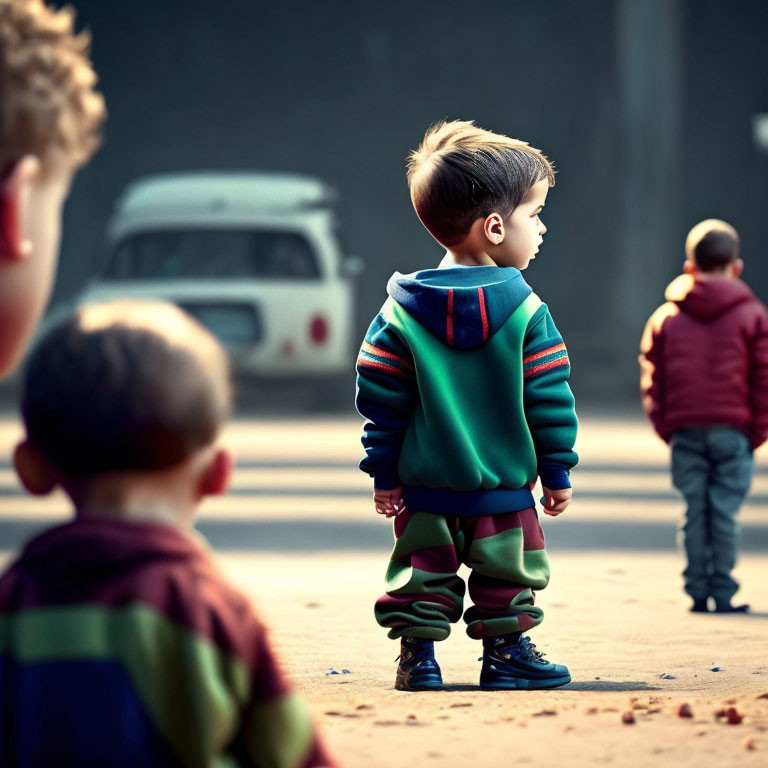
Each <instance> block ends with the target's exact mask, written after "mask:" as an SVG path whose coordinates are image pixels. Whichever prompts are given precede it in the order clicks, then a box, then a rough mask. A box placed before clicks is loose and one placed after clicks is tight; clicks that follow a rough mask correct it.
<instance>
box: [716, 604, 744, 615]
mask: <svg viewBox="0 0 768 768" xmlns="http://www.w3.org/2000/svg"><path fill="white" fill-rule="evenodd" d="M715 613H749V606H748V605H731V603H730V601H729V602H727V603H721V602H717V601H716V602H715Z"/></svg>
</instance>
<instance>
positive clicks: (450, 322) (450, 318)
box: [445, 288, 453, 346]
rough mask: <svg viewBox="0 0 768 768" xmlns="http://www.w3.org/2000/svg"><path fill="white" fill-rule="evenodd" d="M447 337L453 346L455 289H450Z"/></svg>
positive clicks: (446, 323)
mask: <svg viewBox="0 0 768 768" xmlns="http://www.w3.org/2000/svg"><path fill="white" fill-rule="evenodd" d="M445 337H446V339H447V341H448V343H449V344H450V345H451V346H453V288H449V289H448V316H447V317H446V319H445Z"/></svg>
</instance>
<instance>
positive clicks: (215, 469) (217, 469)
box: [197, 447, 233, 498]
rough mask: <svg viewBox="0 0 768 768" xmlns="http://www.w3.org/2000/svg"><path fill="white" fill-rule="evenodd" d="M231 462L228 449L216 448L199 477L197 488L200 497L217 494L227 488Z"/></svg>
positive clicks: (230, 474) (230, 473) (230, 475)
mask: <svg viewBox="0 0 768 768" xmlns="http://www.w3.org/2000/svg"><path fill="white" fill-rule="evenodd" d="M232 464H233V462H232V454H231V453H230V452H229V450H227V449H226V448H222V447H219V448H217V449H216V451H215V453H214V454H213V457H212V458H211V460H210V462H209V463H208V466H207V467H206V468H205V471H204V472H203V475H202V477H201V478H200V483H199V485H198V488H197V490H198V494H199V495H200V497H201V498H202V497H203V496H218V495H220V494H222V493H224V492H225V491H226V490H227V488H228V486H229V480H230V478H231V477H232Z"/></svg>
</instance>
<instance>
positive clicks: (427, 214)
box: [407, 120, 555, 248]
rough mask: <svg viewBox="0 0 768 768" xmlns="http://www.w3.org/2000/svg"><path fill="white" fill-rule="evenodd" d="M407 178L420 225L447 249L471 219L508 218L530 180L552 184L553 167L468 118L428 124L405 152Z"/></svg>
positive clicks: (531, 150) (466, 229)
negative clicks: (419, 139) (418, 141)
mask: <svg viewBox="0 0 768 768" xmlns="http://www.w3.org/2000/svg"><path fill="white" fill-rule="evenodd" d="M407 177H408V186H409V187H410V190H411V200H412V202H413V207H414V208H415V209H416V213H417V215H418V217H419V219H421V223H422V224H423V225H424V226H425V227H426V228H427V230H429V232H430V234H431V235H432V237H434V238H435V240H437V241H438V242H439V243H440V244H441V245H444V246H446V247H448V248H450V247H451V246H453V245H457V244H458V243H460V242H461V241H462V240H463V239H464V238H465V237H466V236H467V234H468V233H469V230H470V227H471V226H472V223H473V222H474V221H476V220H477V219H479V218H485V217H486V216H488V215H489V214H491V213H500V214H501V215H503V216H504V217H505V218H506V217H508V216H509V215H510V214H511V213H512V211H514V210H515V208H517V206H518V205H520V203H521V202H522V201H523V200H524V199H525V196H526V195H527V194H528V191H529V190H530V189H531V187H532V186H533V185H534V184H536V182H538V181H541V180H542V179H546V180H547V181H548V182H549V185H550V186H554V183H555V172H554V167H553V165H552V163H551V162H550V161H549V160H548V159H547V158H546V156H545V155H543V154H542V153H541V152H540V151H539V150H538V149H535V148H534V147H531V146H529V145H528V144H527V143H526V142H525V141H521V140H520V139H511V138H509V136H504V135H502V134H499V133H492V132H491V131H486V130H483V129H482V128H478V127H477V126H476V125H475V124H474V122H472V121H471V120H453V121H450V122H446V121H442V122H439V123H437V124H435V125H433V126H432V127H431V128H430V129H429V130H428V131H427V133H426V135H425V136H424V140H423V141H422V142H421V145H420V146H419V148H418V149H416V150H414V151H413V152H411V154H410V155H409V157H408V174H407Z"/></svg>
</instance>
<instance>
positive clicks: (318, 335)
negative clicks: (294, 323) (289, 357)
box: [309, 315, 328, 344]
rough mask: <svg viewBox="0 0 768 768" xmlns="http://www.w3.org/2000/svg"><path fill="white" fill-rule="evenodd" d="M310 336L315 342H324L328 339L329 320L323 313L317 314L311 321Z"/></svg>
mask: <svg viewBox="0 0 768 768" xmlns="http://www.w3.org/2000/svg"><path fill="white" fill-rule="evenodd" d="M309 338H310V339H312V341H313V342H314V343H315V344H324V343H325V341H326V340H327V339H328V321H327V320H326V319H325V318H324V317H323V316H322V315H315V316H314V317H313V318H312V320H311V321H310V323H309Z"/></svg>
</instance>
